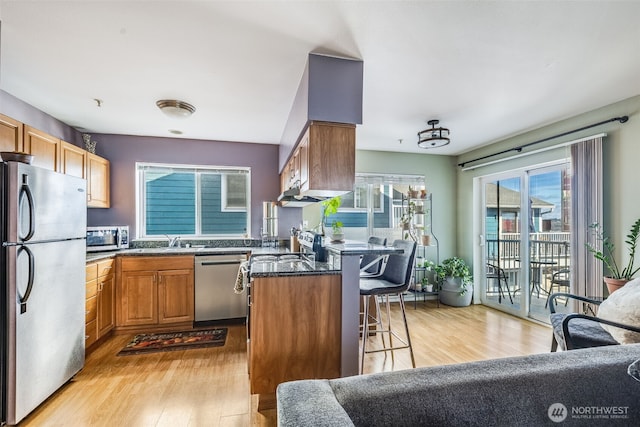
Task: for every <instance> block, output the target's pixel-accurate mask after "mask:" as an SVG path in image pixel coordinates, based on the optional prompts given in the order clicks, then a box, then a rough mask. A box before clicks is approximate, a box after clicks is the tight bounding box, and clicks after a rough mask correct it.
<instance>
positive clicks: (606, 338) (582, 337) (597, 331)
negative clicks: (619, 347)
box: [550, 313, 618, 350]
mask: <svg viewBox="0 0 640 427" xmlns="http://www.w3.org/2000/svg"><path fill="white" fill-rule="evenodd" d="M565 317H567V315H566V314H564V313H553V314H551V316H550V319H551V326H552V327H553V335H554V336H555V337H556V341H558V346H559V347H560V348H561V349H563V350H566V349H567V344H566V343H565V342H564V335H563V333H562V322H563V321H564V318H565ZM569 335H570V336H571V343H572V344H573V348H574V349H576V348H589V347H600V346H604V345H616V344H618V342H617V341H616V340H615V339H614V338H613V337H612V336H611V334H610V333H609V332H607V331H605V330H604V328H603V327H602V324H601V323H598V322H594V321H593V320H588V319H580V318H576V319H571V320H569Z"/></svg>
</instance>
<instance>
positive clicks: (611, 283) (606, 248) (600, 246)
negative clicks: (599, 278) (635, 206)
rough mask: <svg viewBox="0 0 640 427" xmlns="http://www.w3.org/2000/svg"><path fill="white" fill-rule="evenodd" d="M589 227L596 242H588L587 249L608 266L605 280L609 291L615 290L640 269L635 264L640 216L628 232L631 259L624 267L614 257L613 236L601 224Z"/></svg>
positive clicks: (627, 240) (639, 232)
mask: <svg viewBox="0 0 640 427" xmlns="http://www.w3.org/2000/svg"><path fill="white" fill-rule="evenodd" d="M589 228H590V229H591V231H592V233H593V237H594V241H595V244H593V243H587V244H586V246H587V249H588V250H589V252H591V253H592V254H593V256H594V257H595V258H596V259H598V260H600V261H602V263H603V264H604V266H605V267H606V269H607V271H608V272H607V276H605V278H604V282H605V283H606V284H607V289H609V293H611V292H614V291H616V290H617V289H619V288H621V287H622V286H624V285H625V284H626V283H627V282H628V281H629V280H631V279H632V278H633V276H634V275H635V274H636V273H637V272H638V271H639V270H640V267H638V268H636V267H635V265H634V264H635V256H636V247H637V244H638V237H640V218H638V219H637V220H636V221H635V222H634V223H633V225H632V226H631V230H629V234H627V238H626V240H625V243H626V245H627V249H628V251H629V261H628V262H627V264H626V265H625V266H624V267H622V269H621V268H620V266H619V265H618V262H617V261H616V259H615V258H614V250H615V245H614V243H613V241H612V240H611V238H610V237H609V236H607V235H605V233H604V231H603V230H602V227H601V226H600V224H598V223H594V224H591V225H590V226H589Z"/></svg>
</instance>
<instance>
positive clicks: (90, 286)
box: [85, 279, 98, 299]
mask: <svg viewBox="0 0 640 427" xmlns="http://www.w3.org/2000/svg"><path fill="white" fill-rule="evenodd" d="M86 286H87V295H86V297H85V298H87V299H89V298H91V297H95V296H96V294H97V293H98V279H94V280H91V281H89V282H87V284H86Z"/></svg>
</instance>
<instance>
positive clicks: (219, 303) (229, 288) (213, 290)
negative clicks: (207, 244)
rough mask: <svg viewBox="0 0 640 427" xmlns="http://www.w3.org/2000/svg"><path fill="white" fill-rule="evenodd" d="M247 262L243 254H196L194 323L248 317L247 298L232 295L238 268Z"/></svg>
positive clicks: (241, 295) (243, 295)
mask: <svg viewBox="0 0 640 427" xmlns="http://www.w3.org/2000/svg"><path fill="white" fill-rule="evenodd" d="M246 260H247V255H246V254H236V255H196V257H195V309H196V313H195V321H196V322H204V321H210V320H223V319H236V318H245V317H246V316H247V297H246V295H245V294H244V293H243V294H240V295H239V294H236V293H235V292H234V285H235V284H236V279H237V277H238V269H239V268H240V264H241V263H242V262H244V261H246Z"/></svg>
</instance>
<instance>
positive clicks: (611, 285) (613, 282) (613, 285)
mask: <svg viewBox="0 0 640 427" xmlns="http://www.w3.org/2000/svg"><path fill="white" fill-rule="evenodd" d="M603 280H604V283H605V284H606V285H607V289H608V290H609V295H611V294H612V293H614V292H615V291H617V290H618V289H620V288H621V287H623V286H624V285H626V284H627V282H628V280H627V279H614V278H612V277H605V278H604V279H603Z"/></svg>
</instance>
